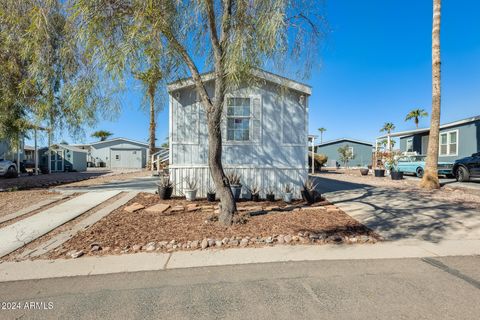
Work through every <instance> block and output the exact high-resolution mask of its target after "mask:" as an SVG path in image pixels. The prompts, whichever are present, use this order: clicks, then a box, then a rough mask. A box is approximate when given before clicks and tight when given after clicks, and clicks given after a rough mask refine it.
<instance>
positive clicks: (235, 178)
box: [227, 171, 242, 186]
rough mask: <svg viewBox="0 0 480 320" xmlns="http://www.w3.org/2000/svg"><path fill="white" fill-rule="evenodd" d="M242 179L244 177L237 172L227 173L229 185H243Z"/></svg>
mask: <svg viewBox="0 0 480 320" xmlns="http://www.w3.org/2000/svg"><path fill="white" fill-rule="evenodd" d="M241 178H242V176H241V175H240V174H238V173H236V172H235V171H231V172H229V173H227V179H228V183H229V184H230V185H231V186H238V185H241V183H240V180H241Z"/></svg>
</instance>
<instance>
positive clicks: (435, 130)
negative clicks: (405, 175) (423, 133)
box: [421, 0, 442, 189]
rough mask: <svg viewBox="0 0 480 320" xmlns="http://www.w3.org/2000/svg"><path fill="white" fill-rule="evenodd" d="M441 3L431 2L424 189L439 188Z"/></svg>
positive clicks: (436, 0) (422, 184)
mask: <svg viewBox="0 0 480 320" xmlns="http://www.w3.org/2000/svg"><path fill="white" fill-rule="evenodd" d="M441 9H442V1H441V0H433V25H432V113H431V114H432V116H431V119H430V135H429V138H428V139H429V141H428V151H427V160H426V163H425V173H424V175H423V178H422V182H421V186H422V187H423V188H426V189H438V188H440V182H439V181H438V148H439V143H438V142H439V141H438V140H439V135H440V106H441V88H440V84H441V78H440V75H441V67H440V61H441V60H440V20H441V11H442V10H441Z"/></svg>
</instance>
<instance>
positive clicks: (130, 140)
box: [89, 138, 148, 148]
mask: <svg viewBox="0 0 480 320" xmlns="http://www.w3.org/2000/svg"><path fill="white" fill-rule="evenodd" d="M118 140H122V141H127V142H131V143H136V144H141V145H143V146H145V147H147V148H148V143H144V142H141V141H136V140H132V139H126V138H113V139H109V140H104V141H97V142H93V143H90V144H89V145H90V146H95V145H98V144H103V143H108V142H114V141H118Z"/></svg>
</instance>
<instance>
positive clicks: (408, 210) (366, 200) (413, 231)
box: [315, 175, 480, 242]
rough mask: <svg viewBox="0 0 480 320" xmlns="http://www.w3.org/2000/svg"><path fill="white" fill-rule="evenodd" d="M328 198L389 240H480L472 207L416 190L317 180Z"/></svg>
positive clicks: (479, 225)
mask: <svg viewBox="0 0 480 320" xmlns="http://www.w3.org/2000/svg"><path fill="white" fill-rule="evenodd" d="M315 179H316V182H317V183H318V188H319V190H320V192H322V193H323V194H324V196H325V197H326V198H327V199H328V200H329V201H331V202H333V203H334V204H336V205H337V206H339V207H340V208H341V209H342V210H343V211H345V212H346V213H347V214H349V215H350V216H352V217H354V218H355V219H357V220H359V221H360V222H362V223H363V224H365V225H366V226H368V227H369V228H371V229H373V230H375V231H376V232H378V233H379V234H380V235H382V236H383V237H384V238H385V239H389V240H400V239H421V240H426V241H430V242H441V241H442V240H478V239H480V212H478V208H473V207H472V206H471V205H467V204H462V203H458V202H451V201H449V200H447V199H446V200H445V201H441V200H437V199H436V200H433V199H430V198H429V197H428V196H425V195H422V194H419V193H418V192H415V191H408V190H402V189H395V188H387V187H375V186H372V185H367V184H359V183H351V182H345V181H339V180H336V179H335V175H330V176H328V177H325V176H320V177H318V176H317V177H315Z"/></svg>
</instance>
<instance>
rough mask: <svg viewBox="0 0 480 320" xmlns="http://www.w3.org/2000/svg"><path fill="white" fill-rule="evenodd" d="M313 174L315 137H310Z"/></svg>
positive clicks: (313, 170) (313, 171) (313, 169)
mask: <svg viewBox="0 0 480 320" xmlns="http://www.w3.org/2000/svg"><path fill="white" fill-rule="evenodd" d="M314 173H315V137H313V136H312V174H314Z"/></svg>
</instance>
